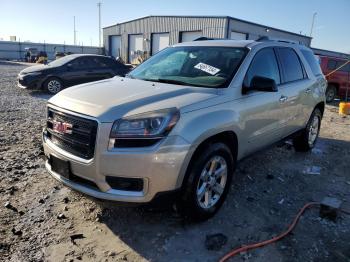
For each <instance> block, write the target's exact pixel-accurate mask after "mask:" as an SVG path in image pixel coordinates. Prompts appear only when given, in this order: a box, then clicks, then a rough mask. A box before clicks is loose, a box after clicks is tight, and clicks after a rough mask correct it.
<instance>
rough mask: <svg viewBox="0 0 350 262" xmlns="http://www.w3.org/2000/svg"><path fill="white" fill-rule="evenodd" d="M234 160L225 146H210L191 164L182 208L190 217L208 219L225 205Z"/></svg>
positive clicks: (217, 144)
mask: <svg viewBox="0 0 350 262" xmlns="http://www.w3.org/2000/svg"><path fill="white" fill-rule="evenodd" d="M234 163H235V161H234V159H233V156H232V153H231V150H230V149H229V148H228V147H227V146H226V145H225V144H223V143H214V144H210V145H208V146H207V147H206V148H205V149H204V150H203V153H201V154H200V155H199V156H197V157H195V158H194V159H192V161H191V165H190V167H189V170H188V175H189V176H188V179H187V181H185V184H184V187H183V193H182V196H181V199H180V201H179V202H178V207H179V209H180V212H181V213H182V214H183V215H185V216H186V217H190V218H191V219H194V220H205V219H208V218H209V217H211V216H213V215H214V214H215V213H216V212H217V211H218V210H219V208H220V207H221V205H222V204H223V202H224V200H225V198H226V196H227V193H228V190H229V187H230V183H231V180H232V175H233V169H234Z"/></svg>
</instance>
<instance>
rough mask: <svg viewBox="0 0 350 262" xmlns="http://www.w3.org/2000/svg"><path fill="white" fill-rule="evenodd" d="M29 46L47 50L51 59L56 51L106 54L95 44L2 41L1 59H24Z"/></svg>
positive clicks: (0, 43) (0, 44) (0, 48)
mask: <svg viewBox="0 0 350 262" xmlns="http://www.w3.org/2000/svg"><path fill="white" fill-rule="evenodd" d="M27 47H32V48H37V49H38V51H45V52H46V53H47V56H48V59H49V60H53V59H55V53H56V52H72V53H74V54H100V55H101V54H104V49H103V48H100V47H95V46H77V45H64V44H63V45H62V44H46V43H32V42H12V41H0V59H9V60H24V58H25V54H26V51H25V48H27Z"/></svg>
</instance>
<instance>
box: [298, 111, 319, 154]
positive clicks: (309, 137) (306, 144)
mask: <svg viewBox="0 0 350 262" xmlns="http://www.w3.org/2000/svg"><path fill="white" fill-rule="evenodd" d="M321 120H322V113H321V111H320V110H319V109H318V108H316V109H315V110H314V111H313V112H312V114H311V117H310V119H309V122H308V123H307V126H306V128H305V129H304V130H303V131H302V132H301V134H300V135H298V136H297V137H295V138H294V139H293V145H294V148H295V150H296V151H301V152H306V151H309V150H311V149H312V148H313V147H314V146H315V144H316V141H317V138H318V135H319V133H320V127H321Z"/></svg>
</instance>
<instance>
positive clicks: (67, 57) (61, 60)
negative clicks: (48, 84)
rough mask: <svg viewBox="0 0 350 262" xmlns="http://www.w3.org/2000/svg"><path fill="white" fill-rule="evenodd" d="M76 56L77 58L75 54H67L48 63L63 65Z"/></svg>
mask: <svg viewBox="0 0 350 262" xmlns="http://www.w3.org/2000/svg"><path fill="white" fill-rule="evenodd" d="M74 58H75V56H72V55H67V56H64V57H61V58H58V59H56V60H54V61H52V62H50V63H48V65H49V66H61V65H64V64H66V63H68V62H69V61H72V60H73V59H74Z"/></svg>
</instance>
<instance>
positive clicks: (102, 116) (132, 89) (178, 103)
mask: <svg viewBox="0 0 350 262" xmlns="http://www.w3.org/2000/svg"><path fill="white" fill-rule="evenodd" d="M216 96H217V90H216V89H215V88H201V87H189V86H180V85H173V84H165V83H157V82H149V81H142V80H137V79H130V78H122V77H114V78H111V79H108V80H102V81H97V82H92V83H88V84H83V85H78V86H74V87H71V88H67V89H65V90H63V91H61V92H60V93H58V94H57V95H55V96H53V97H52V98H51V99H50V100H49V103H51V104H53V105H55V106H58V107H61V108H64V109H67V110H70V111H74V112H77V113H81V114H85V115H89V116H93V117H96V118H98V119H99V121H101V122H113V121H115V120H117V119H119V118H121V117H123V116H128V115H134V114H139V113H145V112H150V111H154V110H160V109H165V108H172V107H177V108H178V109H180V111H181V112H182V113H184V112H185V111H186V110H185V107H186V106H189V105H193V104H195V103H198V102H201V101H204V100H207V99H210V98H213V97H216Z"/></svg>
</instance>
